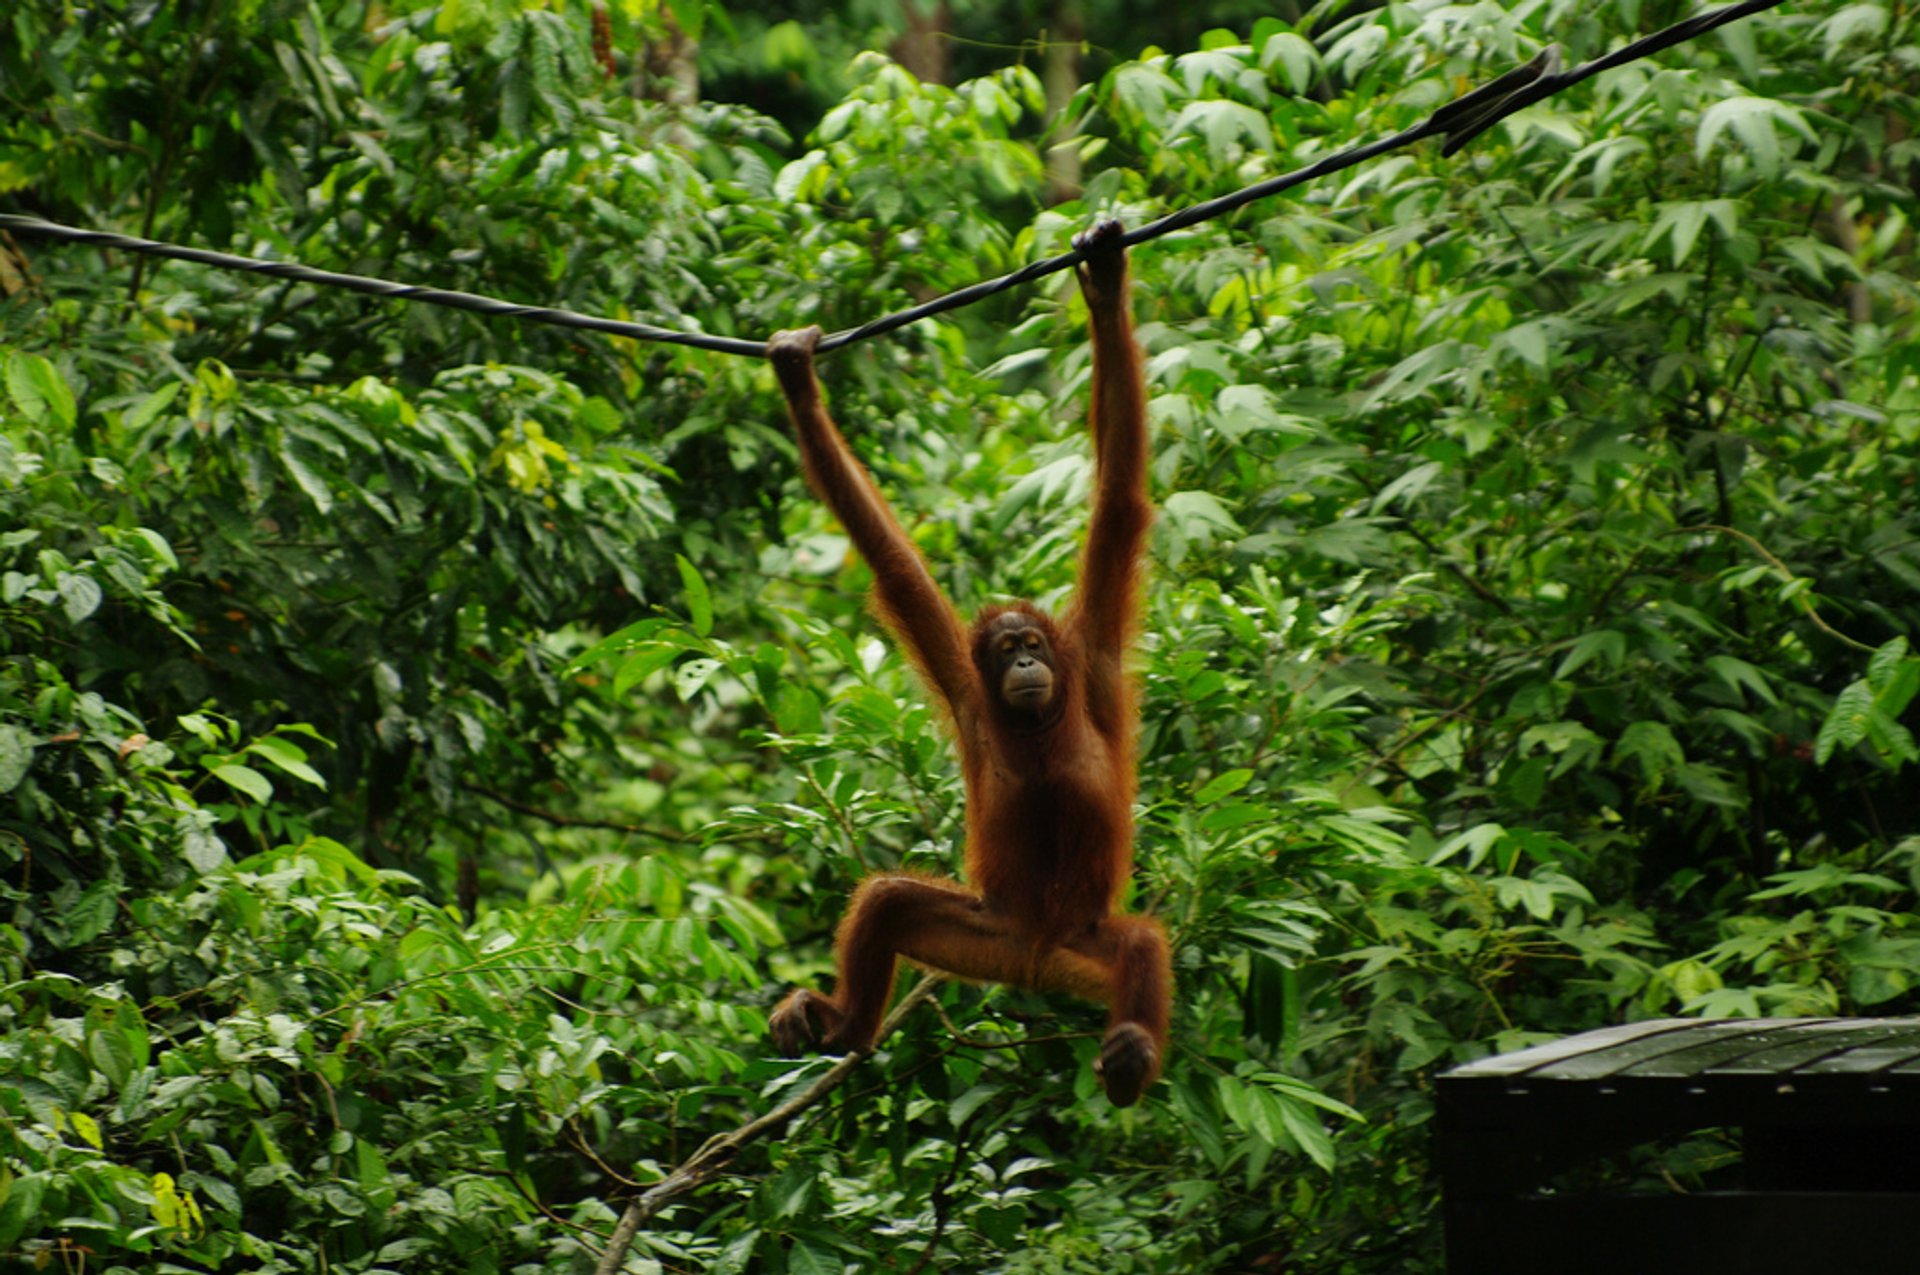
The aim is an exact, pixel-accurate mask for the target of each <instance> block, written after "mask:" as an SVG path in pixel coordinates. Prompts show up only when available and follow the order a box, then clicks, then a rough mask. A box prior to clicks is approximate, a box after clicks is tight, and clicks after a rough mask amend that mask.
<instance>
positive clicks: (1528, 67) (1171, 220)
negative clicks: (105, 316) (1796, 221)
mask: <svg viewBox="0 0 1920 1275" xmlns="http://www.w3.org/2000/svg"><path fill="white" fill-rule="evenodd" d="M1781 3H1782V0H1740V3H1738V4H1730V5H1727V6H1725V7H1724V8H1719V9H1710V10H1708V11H1707V12H1705V13H1701V14H1696V15H1695V16H1693V17H1691V18H1687V19H1685V20H1683V21H1680V22H1676V23H1674V24H1673V25H1672V26H1670V27H1666V28H1664V29H1662V30H1660V31H1656V32H1654V33H1653V34H1652V35H1648V36H1642V37H1641V38H1640V39H1638V40H1635V41H1634V42H1633V43H1631V44H1627V45H1623V46H1621V47H1620V48H1618V49H1616V50H1614V51H1613V52H1612V53H1609V54H1606V55H1605V56H1603V57H1598V58H1595V59H1593V60H1592V61H1590V62H1583V63H1581V64H1580V65H1579V66H1576V67H1574V68H1573V69H1571V70H1568V71H1562V70H1560V50H1559V47H1558V46H1557V45H1553V44H1549V45H1547V46H1546V47H1545V48H1543V49H1541V51H1540V52H1539V53H1538V54H1537V55H1535V56H1534V58H1533V60H1532V61H1530V62H1528V63H1526V64H1525V65H1524V66H1519V67H1515V68H1514V69H1513V70H1511V71H1508V72H1506V73H1505V74H1504V75H1501V76H1499V77H1497V78H1496V79H1493V80H1491V81H1489V82H1488V83H1486V84H1483V85H1481V86H1480V87H1479V88H1477V89H1474V90H1473V91H1472V92H1470V93H1468V94H1467V95H1466V96H1464V97H1461V98H1457V99H1456V100H1454V101H1452V102H1449V103H1447V104H1446V105H1445V106H1442V107H1441V108H1440V109H1439V110H1437V111H1435V112H1434V113H1433V114H1432V115H1430V116H1429V117H1427V119H1426V120H1424V121H1423V122H1421V123H1419V124H1416V125H1415V126H1413V127H1412V128H1409V129H1405V130H1403V131H1401V132H1398V133H1395V134H1394V135H1393V136H1391V137H1385V138H1381V139H1380V140H1379V141H1375V142H1368V143H1365V144H1363V145H1359V146H1351V147H1348V148H1347V149H1346V150H1344V151H1340V152H1337V153H1335V154H1333V155H1328V156H1326V157H1325V158H1323V159H1320V160H1318V161H1316V162H1315V163H1312V164H1308V165H1307V166H1306V167H1304V168H1296V169H1294V170H1293V171H1292V172H1290V173H1286V174H1284V175H1283V176H1280V177H1272V178H1269V179H1267V180H1266V181H1263V182H1256V183H1254V184H1253V185H1251V186H1247V187H1244V188H1243V189H1240V190H1236V191H1234V192H1233V193H1231V194H1228V195H1222V196H1220V197H1219V198H1218V199H1209V200H1207V201H1205V202H1204V203H1198V204H1193V205H1191V206H1189V207H1186V208H1182V209H1180V210H1178V211H1177V212H1173V213H1169V214H1168V215H1167V216H1165V217H1162V218H1160V219H1159V220H1158V221H1152V222H1148V223H1147V224H1146V225H1144V226H1139V227H1136V228H1134V229H1132V230H1129V231H1127V232H1126V233H1125V234H1124V235H1122V236H1121V239H1120V242H1121V244H1122V245H1123V246H1125V247H1129V248H1131V247H1133V246H1134V245H1135V244H1142V243H1145V242H1147V241H1148V240H1149V239H1158V238H1159V237H1160V236H1162V235H1166V234H1171V233H1173V232H1174V231H1176V230H1184V229H1186V228H1187V227H1188V226H1193V225H1198V224H1199V223H1200V222H1203V221H1210V220H1212V219H1213V218H1215V217H1220V216H1224V215H1225V214H1227V213H1230V212H1232V211H1234V210H1235V209H1237V208H1240V207H1243V206H1244V205H1246V204H1250V203H1252V202H1253V201H1255V200H1257V199H1265V198H1267V197H1268V196H1270V195H1277V194H1279V193H1280V192H1281V191H1284V190H1290V189H1292V188H1293V187H1295V186H1299V185H1301V184H1303V183H1305V182H1310V181H1313V180H1315V179H1317V178H1320V177H1325V176H1326V175H1328V174H1329V173H1337V172H1339V171H1340V170H1342V169H1345V168H1352V167H1353V166H1354V165H1356V164H1363V163H1365V162H1366V161H1367V160H1370V159H1373V158H1374V157H1375V156H1378V155H1384V154H1386V153H1387V152H1388V151H1392V150H1398V149H1399V148H1401V147H1403V146H1411V145H1413V144H1414V143H1415V142H1419V141H1424V140H1425V139H1427V138H1429V137H1436V136H1443V137H1445V138H1446V139H1447V140H1446V144H1445V145H1444V146H1443V147H1442V149H1441V154H1442V155H1452V154H1454V153H1455V152H1456V151H1458V150H1459V149H1460V148H1461V147H1463V146H1465V145H1466V144H1467V143H1468V142H1470V141H1472V140H1473V139H1474V138H1476V137H1478V136H1479V135H1480V134H1482V133H1484V132H1486V131H1487V130H1488V129H1489V128H1492V127H1493V126H1494V125H1495V124H1497V123H1499V122H1500V121H1501V120H1503V119H1506V118H1507V117H1508V116H1510V115H1512V114H1513V113H1514V112H1516V111H1520V110H1524V109H1525V108H1526V107H1529V106H1531V105H1533V104H1534V103H1535V102H1539V101H1542V100H1543V99H1545V98H1548V97H1551V96H1552V95H1553V94H1555V93H1558V92H1559V91H1560V90H1561V89H1564V88H1567V87H1569V86H1570V85H1574V84H1578V83H1579V82H1580V81H1582V80H1585V79H1587V78H1589V77H1591V76H1594V75H1598V74H1599V73H1600V72H1602V71H1609V70H1612V69H1613V68H1614V67H1617V66H1624V65H1625V64H1627V63H1628V62H1633V61H1637V60H1639V59H1640V58H1643V57H1646V56H1647V55H1648V54H1651V53H1658V52H1659V51H1660V50H1662V49H1667V48H1671V47H1672V46H1674V45H1676V44H1681V43H1684V42H1686V41H1688V40H1692V39H1695V38H1697V37H1699V36H1702V35H1705V34H1706V33H1707V32H1709V31H1712V30H1714V29H1715V28H1716V27H1722V26H1725V25H1726V24H1728V23H1729V22H1737V21H1739V20H1740V19H1741V18H1744V17H1748V16H1749V15H1751V14H1755V13H1759V12H1761V11H1762V10H1764V9H1771V8H1773V7H1775V6H1776V5H1779V4H1781ZM0 229H4V230H13V231H17V232H18V233H20V234H25V235H38V236H41V237H43V238H48V239H60V240H66V241H69V242H73V243H84V244H94V245H97V246H99V247H102V248H119V249H123V250H125V251H127V252H138V253H144V254H145V255H147V256H151V257H170V258H173V259H174V260H177V261H193V262H198V263H199V264H201V265H207V266H214V267H217V268H219V269H222V270H241V271H246V272H249V273H252V274H263V275H267V276H269V277H271V278H276V279H289V280H292V281H294V282H297V283H311V284H315V285H318V286H320V287H327V288H341V289H344V290H346V291H348V292H363V293H367V294H368V295H371V296H376V297H389V298H393V299H397V300H402V301H420V302H424V303H426V304H428V305H438V306H446V307H448V308H450V309H454V310H467V311H470V312H472V313H475V314H484V315H491V316H497V317H502V318H515V319H527V320H531V321H532V322H535V323H547V324H552V325H553V326H555V327H562V328H583V329H585V330H587V331H590V332H606V333H609V334H611V335H613V336H624V337H631V338H632V339H634V340H636V341H655V342H660V343H663V344H667V345H687V346H692V347H694V348H695V349H700V350H712V351H714V352H716V353H720V354H742V355H747V356H749V357H764V356H765V355H766V344H765V342H761V341H747V340H743V339H741V338H739V337H730V336H713V335H711V334H709V333H705V332H679V331H675V330H674V329H672V328H662V327H656V326H655V325H653V324H651V323H633V322H629V321H626V320H622V319H605V318H600V317H599V316H597V315H591V314H580V313H578V312H577V311H573V310H562V309H558V308H555V307H553V306H533V305H519V304H516V303H515V302H512V301H501V300H499V299H497V298H495V297H486V296H481V295H479V294H478V293H474V292H456V291H452V290H449V289H446V288H430V287H426V286H424V285H421V284H407V283H393V282H390V281H388V280H386V279H375V278H371V277H369V276H367V275H357V274H341V273H339V272H338V271H333V270H317V269H315V268H313V267H312V266H303V265H300V264H298V263H297V262H290V261H262V260H260V259H259V258H257V257H240V256H235V255H233V254H232V253H225V252H214V251H212V250H211V249H207V248H188V247H183V246H181V245H179V244H170V243H161V242H158V241H156V240H152V239H140V238H136V237H134V236H132V235H118V234H112V233H109V232H107V231H102V230H82V229H80V228H78V227H76V226H63V225H61V224H59V223H58V222H52V221H46V220H44V219H42V218H39V217H28V216H23V215H20V214H17V213H0ZM1086 258H1087V254H1086V252H1084V251H1082V250H1081V249H1078V248H1075V249H1072V250H1070V251H1067V252H1063V253H1061V254H1059V255H1058V256H1054V257H1048V258H1046V259H1044V260H1041V261H1035V262H1031V263H1029V264H1027V265H1024V266H1022V267H1020V268H1019V269H1018V270H1013V271H1010V272H1008V273H1007V274H1003V275H1001V276H999V277H998V278H995V279H986V280H982V281H981V282H979V283H975V284H971V285H969V286H967V287H964V288H961V289H959V290H958V291H955V292H949V293H948V294H946V295H945V296H942V297H935V298H934V299H933V300H931V301H928V302H925V303H923V304H921V305H917V306H914V307H913V308H912V309H908V310H901V311H898V312H897V313H894V314H888V315H882V316H881V317H880V318H877V319H874V320H871V321H870V322H867V323H863V324H861V325H860V326H859V327H857V328H846V329H843V330H841V331H839V332H835V333H832V334H831V335H829V336H826V337H823V338H822V339H821V341H820V344H819V346H818V347H817V348H816V353H820V354H825V353H827V352H829V351H831V350H837V349H839V348H841V347H842V346H847V345H852V344H853V343H855V342H856V341H866V340H870V339H872V338H873V337H877V336H882V335H884V334H886V333H888V332H892V331H895V330H896V329H899V328H903V327H906V326H907V325H908V324H911V323H917V322H919V321H920V320H921V319H925V318H930V317H932V316H933V315H936V314H942V313H944V312H946V311H948V310H957V309H959V308H960V307H962V306H967V305H972V304H973V303H974V302H975V301H980V300H984V299H985V298H987V297H990V296H993V295H994V294H996V293H1000V292H1006V291H1008V290H1009V289H1012V288H1017V287H1020V286H1021V285H1022V284H1027V283H1032V282H1033V281H1034V280H1036V279H1042V278H1045V277H1046V276H1047V275H1050V274H1056V273H1058V272H1059V271H1062V270H1068V269H1071V268H1073V267H1074V266H1077V265H1079V264H1080V263H1081V262H1082V261H1085V260H1086Z"/></svg>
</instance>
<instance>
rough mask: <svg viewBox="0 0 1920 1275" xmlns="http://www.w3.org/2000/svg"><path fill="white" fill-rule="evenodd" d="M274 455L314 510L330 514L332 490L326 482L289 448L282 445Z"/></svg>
mask: <svg viewBox="0 0 1920 1275" xmlns="http://www.w3.org/2000/svg"><path fill="white" fill-rule="evenodd" d="M275 454H276V455H277V456H279V458H280V464H281V465H282V466H283V467H284V468H285V469H286V471H287V473H288V474H289V475H290V476H291V477H292V478H293V481H294V482H295V483H296V484H297V485H298V486H299V488H300V490H301V491H304V492H305V493H307V499H308V500H311V501H312V502H313V507H314V509H315V510H317V511H318V512H320V513H322V514H325V513H329V512H331V511H332V509H333V489H332V488H330V487H328V486H327V480H326V479H324V478H322V477H320V475H319V474H316V473H314V472H313V470H312V469H311V468H310V467H309V466H308V465H307V462H306V461H304V460H302V459H301V458H300V457H299V456H296V455H295V454H294V452H293V449H292V448H291V447H288V446H285V445H282V446H281V448H280V449H279V451H278V452H276V453H275Z"/></svg>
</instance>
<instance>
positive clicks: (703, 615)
mask: <svg viewBox="0 0 1920 1275" xmlns="http://www.w3.org/2000/svg"><path fill="white" fill-rule="evenodd" d="M673 562H674V565H675V566H677V567H678V568H680V587H681V588H682V589H683V590H684V591H685V593H686V599H687V614H688V616H689V617H690V618H691V619H692V621H693V631H694V632H695V633H698V634H699V635H700V636H701V637H706V636H707V635H708V634H710V633H712V632H713V596H712V595H711V594H710V593H708V592H707V582H706V581H705V580H703V579H701V578H700V571H699V568H697V567H695V566H694V565H693V564H692V563H691V562H688V561H687V560H686V559H685V558H684V557H682V556H681V555H679V554H677V553H676V554H675V555H673Z"/></svg>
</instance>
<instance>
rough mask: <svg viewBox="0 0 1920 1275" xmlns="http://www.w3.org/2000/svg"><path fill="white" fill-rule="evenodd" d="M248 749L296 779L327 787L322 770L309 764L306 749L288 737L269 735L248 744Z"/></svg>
mask: <svg viewBox="0 0 1920 1275" xmlns="http://www.w3.org/2000/svg"><path fill="white" fill-rule="evenodd" d="M246 751H247V752H249V753H252V754H254V755H255V756H258V757H264V758H266V760H267V761H268V763H269V764H271V765H272V766H274V767H275V768H277V769H279V770H283V771H285V772H286V773H287V774H289V775H292V776H293V777H294V778H295V779H300V780H304V781H306V782H307V783H310V784H312V785H313V786H314V787H315V788H325V787H326V786H327V781H326V780H325V779H324V778H323V777H322V776H321V774H320V772H319V771H317V770H315V769H314V768H313V767H311V766H309V765H307V754H306V750H305V749H303V748H301V747H300V746H299V745H298V744H295V743H294V742H293V741H291V740H288V739H283V738H281V737H280V736H278V735H268V736H265V737H264V738H261V739H256V740H254V741H253V742H252V743H251V744H248V745H247V747H246Z"/></svg>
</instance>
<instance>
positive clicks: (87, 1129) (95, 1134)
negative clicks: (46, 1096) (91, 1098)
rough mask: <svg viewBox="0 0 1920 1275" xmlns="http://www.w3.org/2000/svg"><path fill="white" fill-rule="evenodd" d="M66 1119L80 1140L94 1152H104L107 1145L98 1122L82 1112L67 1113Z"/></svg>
mask: <svg viewBox="0 0 1920 1275" xmlns="http://www.w3.org/2000/svg"><path fill="white" fill-rule="evenodd" d="M114 1083H115V1084H118V1083H119V1082H118V1081H115V1082H114ZM67 1119H68V1121H70V1122H71V1123H72V1125H73V1131H74V1132H75V1133H77V1134H79V1135H80V1138H81V1140H82V1141H83V1142H85V1143H86V1144H87V1145H88V1146H90V1147H92V1148H93V1149H94V1150H95V1151H104V1150H106V1147H107V1143H106V1139H104V1138H102V1137H101V1136H100V1122H99V1121H97V1120H95V1119H94V1118H93V1117H92V1116H90V1115H88V1114H87V1113H86V1112H84V1111H69V1112H68V1113H67Z"/></svg>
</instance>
